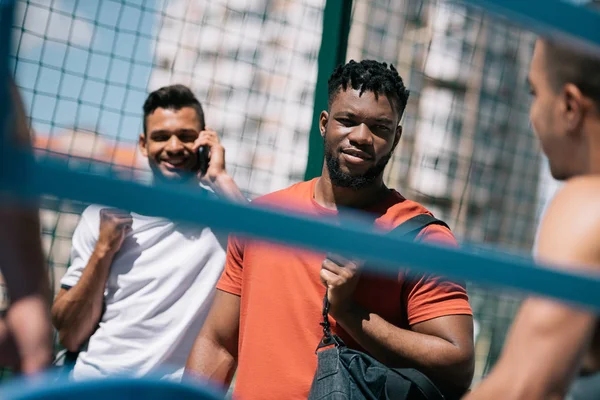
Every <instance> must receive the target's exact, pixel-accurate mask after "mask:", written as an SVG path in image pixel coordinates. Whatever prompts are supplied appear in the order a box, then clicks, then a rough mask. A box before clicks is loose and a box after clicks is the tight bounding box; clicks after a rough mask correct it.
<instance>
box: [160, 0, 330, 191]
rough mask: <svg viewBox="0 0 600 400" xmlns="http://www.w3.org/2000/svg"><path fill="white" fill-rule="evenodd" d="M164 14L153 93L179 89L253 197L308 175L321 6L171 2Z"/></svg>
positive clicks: (280, 0)
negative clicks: (198, 106) (193, 98)
mask: <svg viewBox="0 0 600 400" xmlns="http://www.w3.org/2000/svg"><path fill="white" fill-rule="evenodd" d="M162 4H163V6H162V9H163V14H162V15H157V19H158V20H157V23H156V30H157V35H156V36H157V42H156V47H155V50H154V57H155V64H156V65H157V67H156V68H155V69H154V70H153V72H152V75H151V77H150V90H153V89H157V88H158V87H161V86H164V85H168V84H172V83H182V84H185V85H187V86H189V87H191V88H192V89H193V90H194V92H195V93H196V95H197V96H198V98H199V99H200V101H201V102H202V103H203V105H204V108H205V114H206V119H207V125H208V126H209V127H212V128H213V129H216V130H217V131H218V132H219V133H220V134H221V135H222V141H223V143H224V145H225V148H226V149H227V154H228V160H232V161H233V162H232V163H230V165H232V167H233V168H232V172H233V175H234V177H235V179H236V181H237V182H238V184H239V185H240V186H241V188H242V190H244V191H245V192H246V193H248V194H249V195H250V196H252V197H254V196H257V195H262V194H265V193H268V192H271V191H275V190H278V189H282V188H284V187H287V186H289V185H290V184H292V183H295V182H298V181H300V180H301V179H302V178H303V176H304V171H305V168H306V159H307V156H308V140H307V139H308V136H307V135H308V132H309V130H310V126H311V121H312V112H313V96H314V88H315V84H316V75H317V56H318V52H319V48H320V44H321V32H322V29H321V25H322V14H323V10H322V9H323V6H324V1H323V0H303V1H286V0H252V1H249V0H220V1H205V0H171V1H168V2H163V3H162Z"/></svg>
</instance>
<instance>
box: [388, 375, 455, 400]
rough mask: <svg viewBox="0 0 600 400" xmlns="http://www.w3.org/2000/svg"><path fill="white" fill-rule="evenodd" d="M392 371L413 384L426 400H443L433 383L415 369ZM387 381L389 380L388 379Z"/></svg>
mask: <svg viewBox="0 0 600 400" xmlns="http://www.w3.org/2000/svg"><path fill="white" fill-rule="evenodd" d="M394 371H395V372H397V373H398V374H399V375H402V376H403V377H404V378H406V379H408V380H409V381H411V382H412V383H414V384H415V386H416V387H417V388H418V389H419V391H420V392H421V393H422V394H423V396H425V398H426V399H427V400H444V398H445V397H444V395H443V394H442V393H441V392H440V391H439V389H438V388H437V387H436V386H435V385H434V384H433V382H431V381H430V380H429V378H427V376H425V375H423V374H422V373H421V372H419V371H417V370H416V369H411V368H398V369H394ZM388 381H390V380H389V379H388ZM392 381H393V379H392Z"/></svg>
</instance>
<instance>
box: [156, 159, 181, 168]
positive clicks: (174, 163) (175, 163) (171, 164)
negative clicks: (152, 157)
mask: <svg viewBox="0 0 600 400" xmlns="http://www.w3.org/2000/svg"><path fill="white" fill-rule="evenodd" d="M161 164H162V165H164V166H165V167H167V168H168V169H187V168H186V160H161Z"/></svg>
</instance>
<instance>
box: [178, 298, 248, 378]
mask: <svg viewBox="0 0 600 400" xmlns="http://www.w3.org/2000/svg"><path fill="white" fill-rule="evenodd" d="M239 328H240V297H239V296H236V295H234V294H231V293H227V292H224V291H221V290H217V294H216V297H215V301H214V303H213V305H212V308H211V310H210V314H209V315H208V318H207V319H206V322H205V323H204V326H203V327H202V330H201V331H200V334H199V335H198V337H197V338H196V342H195V343H194V346H193V347H192V351H191V353H190V356H189V358H188V360H187V364H186V366H185V372H186V375H189V376H197V377H202V378H205V379H208V380H210V381H213V382H215V383H218V384H221V385H224V386H229V384H230V383H231V380H232V378H233V374H234V373H235V369H236V367H237V356H238V337H239Z"/></svg>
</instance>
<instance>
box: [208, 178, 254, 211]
mask: <svg viewBox="0 0 600 400" xmlns="http://www.w3.org/2000/svg"><path fill="white" fill-rule="evenodd" d="M210 186H211V188H212V189H213V190H214V191H215V193H216V194H217V195H218V196H219V197H221V198H225V199H228V200H230V201H234V202H237V203H243V204H246V203H248V199H246V197H245V196H244V195H243V194H242V192H241V190H240V188H239V187H238V186H237V184H236V183H235V181H234V180H233V178H232V177H231V176H230V175H228V174H223V175H219V176H218V177H217V178H216V179H215V180H214V181H212V182H211V185H210Z"/></svg>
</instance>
